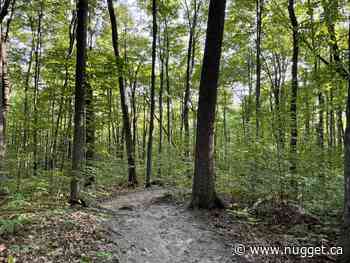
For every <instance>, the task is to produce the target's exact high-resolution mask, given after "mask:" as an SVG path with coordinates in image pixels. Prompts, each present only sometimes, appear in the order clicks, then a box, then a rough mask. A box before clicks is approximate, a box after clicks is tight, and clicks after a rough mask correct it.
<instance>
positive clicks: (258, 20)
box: [255, 0, 264, 139]
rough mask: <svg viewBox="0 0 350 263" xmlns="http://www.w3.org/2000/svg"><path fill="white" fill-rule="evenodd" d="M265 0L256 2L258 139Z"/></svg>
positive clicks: (257, 131) (258, 133)
mask: <svg viewBox="0 0 350 263" xmlns="http://www.w3.org/2000/svg"><path fill="white" fill-rule="evenodd" d="M263 1H264V0H256V25H257V30H256V87H255V96H256V101H255V103H256V105H255V107H256V116H255V118H256V138H257V139H258V138H259V136H260V121H261V120H260V115H261V114H260V104H261V102H260V90H261V62H260V59H261V27H262V21H261V19H262V10H263V4H264V2H263Z"/></svg>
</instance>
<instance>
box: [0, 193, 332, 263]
mask: <svg viewBox="0 0 350 263" xmlns="http://www.w3.org/2000/svg"><path fill="white" fill-rule="evenodd" d="M187 205H188V193H186V192H184V191H182V192H181V191H179V190H167V189H164V188H160V187H152V188H151V189H147V190H134V191H131V192H123V193H116V194H115V195H113V197H111V198H109V199H108V200H103V201H101V202H100V203H99V204H96V205H92V207H90V208H87V209H80V210H78V209H57V210H55V211H47V212H41V213H34V214H33V215H29V216H27V217H26V218H27V220H29V221H30V223H28V224H27V223H24V222H22V223H21V224H19V226H18V227H19V230H18V231H16V235H7V236H6V235H5V236H1V235H0V262H1V263H2V262H6V263H7V262H11V263H12V262H33V263H35V262H45V263H47V262H57V263H60V262H80V263H84V262H85V263H88V262H102V263H103V262H106V263H113V262H120V263H147V262H149V263H177V262H178V263H180V262H181V263H182V262H184V263H187V262H188V263H194V262H197V263H226V262H237V263H242V262H264V263H268V262H286V263H288V262H313V263H315V262H333V261H334V260H335V258H334V257H332V256H315V257H312V258H311V257H305V256H304V257H301V255H298V256H297V255H294V256H288V255H284V256H281V255H278V256H276V255H250V254H249V253H247V254H245V255H241V256H237V255H233V248H234V246H235V245H237V244H242V245H245V246H246V247H247V248H248V247H249V246H250V245H254V244H258V245H260V246H283V245H290V246H291V245H293V246H299V247H300V246H313V247H314V246H320V245H325V246H327V247H329V246H332V245H333V244H334V240H335V236H336V235H335V232H334V231H333V229H332V228H329V227H328V226H325V225H319V224H318V222H315V221H312V220H313V218H312V217H305V216H303V220H304V221H303V222H302V221H300V218H301V217H299V219H298V222H297V221H293V220H292V221H290V220H289V222H288V223H286V222H284V223H283V222H282V221H283V220H285V219H287V218H291V217H293V216H294V214H296V213H295V211H292V213H290V211H289V212H288V211H283V212H282V213H283V217H282V218H279V219H278V220H280V221H281V220H282V221H281V222H278V223H276V222H271V221H270V222H267V221H266V217H267V216H268V215H267V214H264V215H263V217H264V220H261V218H260V219H259V216H253V215H251V214H250V213H248V212H247V211H246V210H245V209H239V208H232V207H231V208H230V209H227V210H226V211H224V210H212V211H209V212H207V211H201V210H189V209H188V207H187ZM276 214H278V213H276ZM276 214H274V215H271V218H274V219H276ZM243 254H244V253H243Z"/></svg>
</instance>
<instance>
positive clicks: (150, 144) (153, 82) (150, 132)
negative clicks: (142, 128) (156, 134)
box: [145, 0, 157, 187]
mask: <svg viewBox="0 0 350 263" xmlns="http://www.w3.org/2000/svg"><path fill="white" fill-rule="evenodd" d="M152 17H153V26H152V28H153V29H152V35H153V40H152V73H151V109H150V119H149V130H148V144H147V170H146V182H145V187H150V186H151V175H152V149H153V129H154V111H155V85H156V57H157V0H152Z"/></svg>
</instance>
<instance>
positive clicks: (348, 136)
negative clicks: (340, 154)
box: [338, 16, 350, 263]
mask: <svg viewBox="0 0 350 263" xmlns="http://www.w3.org/2000/svg"><path fill="white" fill-rule="evenodd" d="M348 19H349V21H348V23H349V28H348V30H349V31H348V48H349V50H350V16H349V18H348ZM348 59H349V60H348V70H349V72H350V52H349V54H348ZM340 245H341V246H342V247H343V254H342V255H341V256H339V258H338V262H339V263H348V262H350V77H348V91H347V101H346V128H345V136H344V212H343V226H342V231H341V236H340Z"/></svg>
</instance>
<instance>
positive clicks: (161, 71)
mask: <svg viewBox="0 0 350 263" xmlns="http://www.w3.org/2000/svg"><path fill="white" fill-rule="evenodd" d="M159 45H160V46H161V43H160V36H159ZM159 61H160V76H159V82H160V85H159V86H160V87H159V97H158V99H159V141H158V177H160V176H161V175H162V151H163V129H162V127H163V90H164V50H162V51H160V52H159Z"/></svg>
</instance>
